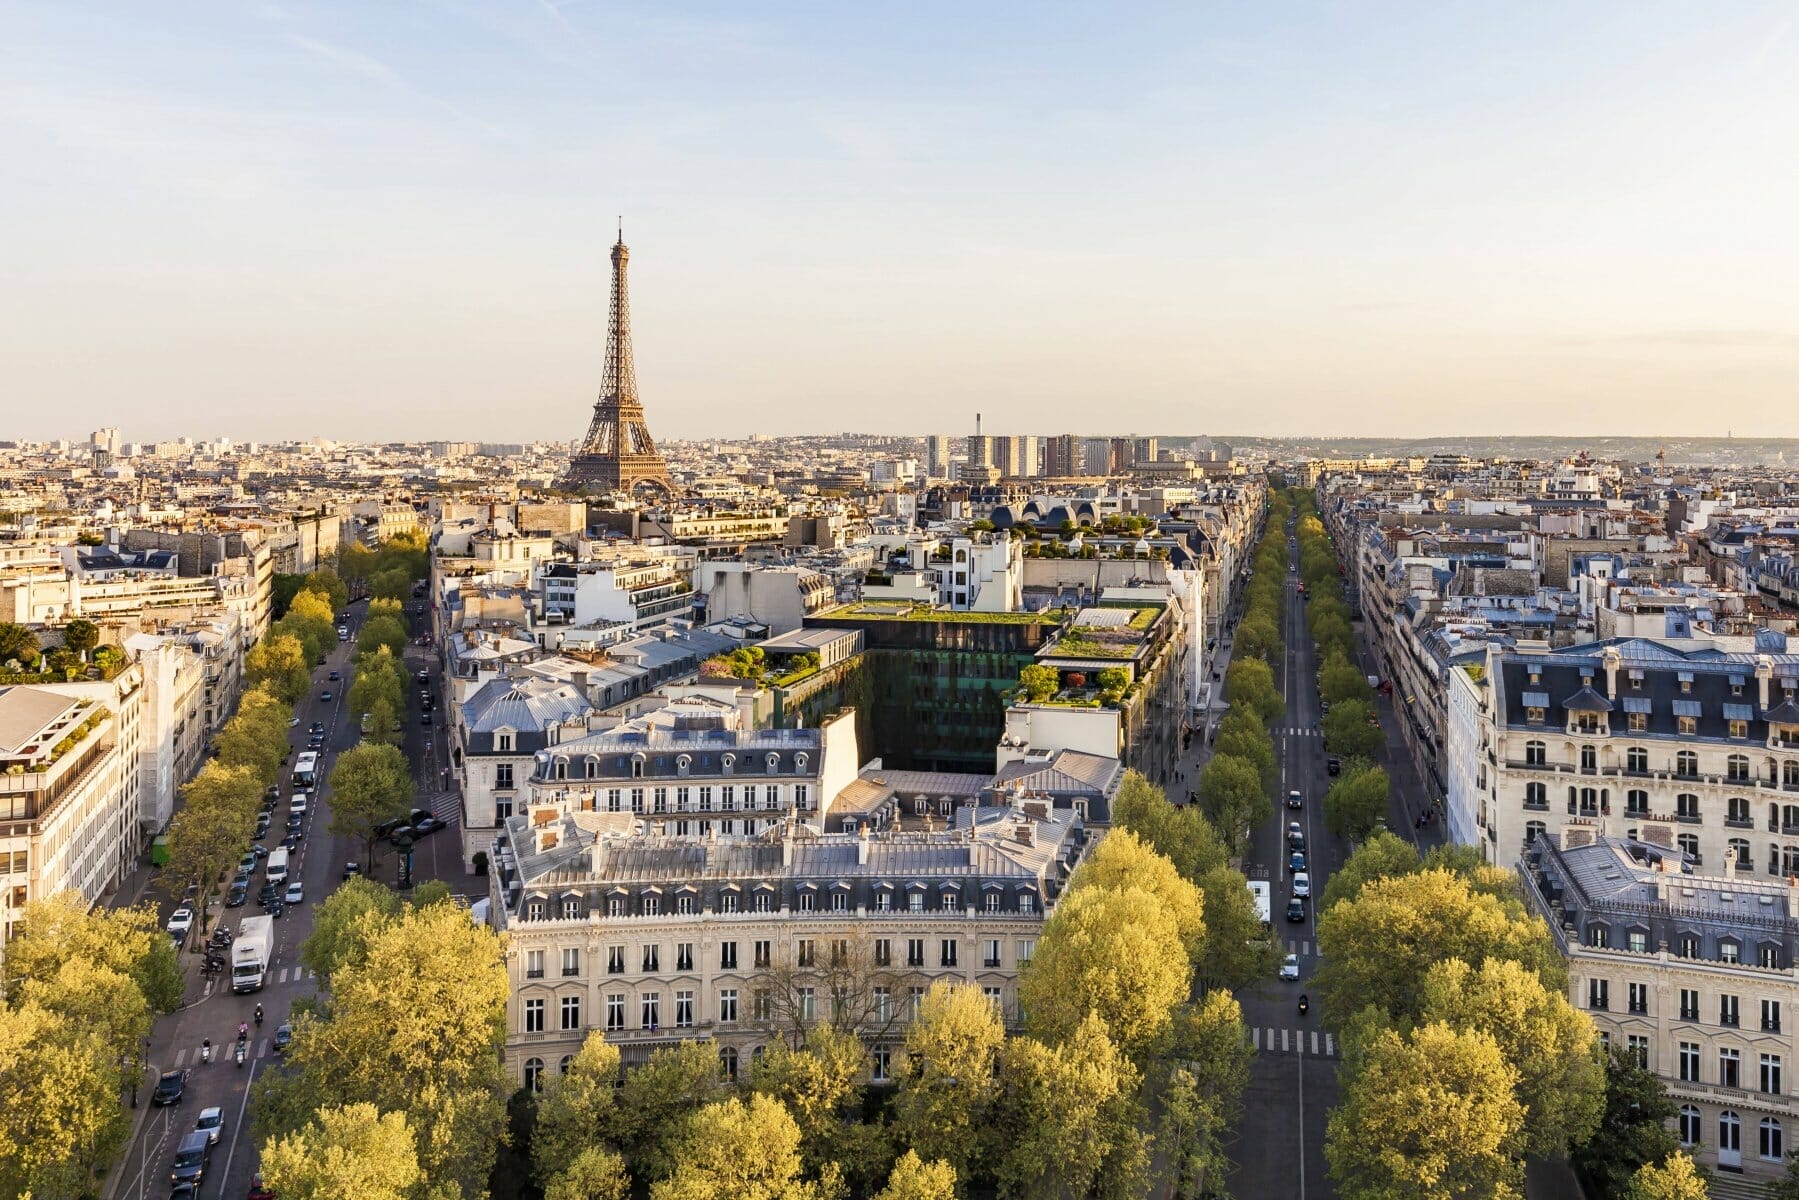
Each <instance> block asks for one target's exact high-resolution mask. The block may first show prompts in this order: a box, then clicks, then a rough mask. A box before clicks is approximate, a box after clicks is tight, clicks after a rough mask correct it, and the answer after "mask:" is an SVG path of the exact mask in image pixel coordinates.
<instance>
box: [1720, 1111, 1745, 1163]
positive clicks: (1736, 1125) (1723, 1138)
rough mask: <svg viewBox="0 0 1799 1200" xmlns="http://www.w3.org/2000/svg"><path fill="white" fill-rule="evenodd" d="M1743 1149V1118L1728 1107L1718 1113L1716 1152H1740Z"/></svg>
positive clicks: (1731, 1153)
mask: <svg viewBox="0 0 1799 1200" xmlns="http://www.w3.org/2000/svg"><path fill="white" fill-rule="evenodd" d="M1742 1149H1743V1119H1742V1118H1741V1117H1739V1116H1737V1115H1736V1114H1735V1113H1734V1112H1731V1111H1730V1110H1729V1109H1728V1108H1727V1109H1725V1110H1724V1111H1723V1112H1721V1113H1719V1114H1718V1153H1719V1154H1720V1155H1726V1154H1729V1155H1735V1154H1740V1153H1741V1152H1742Z"/></svg>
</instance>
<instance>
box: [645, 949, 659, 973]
mask: <svg viewBox="0 0 1799 1200" xmlns="http://www.w3.org/2000/svg"><path fill="white" fill-rule="evenodd" d="M660 970H662V947H661V946H654V945H652V946H645V947H644V948H643V971H644V974H646V975H654V974H656V973H657V972H658V971H660Z"/></svg>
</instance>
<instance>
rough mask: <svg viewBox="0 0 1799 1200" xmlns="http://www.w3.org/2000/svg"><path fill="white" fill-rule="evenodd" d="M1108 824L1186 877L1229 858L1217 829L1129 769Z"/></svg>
mask: <svg viewBox="0 0 1799 1200" xmlns="http://www.w3.org/2000/svg"><path fill="white" fill-rule="evenodd" d="M1112 825H1113V827H1114V828H1117V829H1128V830H1130V831H1131V832H1132V833H1134V834H1136V835H1137V836H1138V837H1139V838H1141V839H1143V841H1144V842H1145V843H1147V844H1148V845H1149V846H1151V847H1153V848H1154V849H1155V851H1156V853H1157V854H1161V855H1163V856H1165V857H1166V858H1167V859H1168V860H1169V861H1170V862H1172V863H1174V867H1175V870H1177V871H1179V872H1180V873H1181V874H1182V875H1183V876H1185V877H1186V878H1188V879H1198V878H1200V877H1201V876H1202V875H1204V874H1205V873H1206V872H1207V871H1210V870H1211V869H1213V868H1214V867H1220V866H1223V865H1225V863H1226V862H1228V861H1229V859H1230V854H1229V852H1228V851H1226V849H1225V847H1224V843H1223V842H1222V841H1220V840H1219V837H1218V831H1217V830H1215V829H1213V828H1212V826H1211V824H1210V822H1208V821H1207V820H1206V819H1205V817H1203V816H1201V815H1200V812H1199V810H1198V809H1197V808H1193V807H1190V806H1183V807H1178V808H1177V807H1176V806H1175V805H1174V804H1173V803H1171V802H1170V801H1169V799H1168V797H1167V795H1165V794H1164V793H1163V791H1162V789H1161V788H1159V787H1157V786H1156V785H1155V784H1153V783H1151V782H1150V781H1149V780H1147V779H1145V778H1144V777H1143V776H1142V775H1141V774H1139V773H1138V772H1136V771H1134V770H1131V771H1126V772H1125V773H1124V779H1123V781H1122V782H1121V783H1120V784H1119V785H1118V794H1117V795H1115V796H1113V797H1112Z"/></svg>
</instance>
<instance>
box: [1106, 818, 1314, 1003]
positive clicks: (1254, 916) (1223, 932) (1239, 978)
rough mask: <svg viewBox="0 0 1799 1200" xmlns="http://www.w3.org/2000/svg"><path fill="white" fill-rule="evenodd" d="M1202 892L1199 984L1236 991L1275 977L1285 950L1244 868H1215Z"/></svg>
mask: <svg viewBox="0 0 1799 1200" xmlns="http://www.w3.org/2000/svg"><path fill="white" fill-rule="evenodd" d="M1114 836H1116V835H1114ZM1199 890H1200V894H1201V895H1202V896H1204V897H1205V912H1206V938H1205V944H1204V948H1203V951H1202V953H1201V954H1200V956H1199V958H1198V960H1197V961H1196V962H1195V963H1194V967H1195V970H1196V972H1197V974H1198V976H1199V982H1200V985H1201V986H1202V987H1205V988H1208V989H1211V988H1230V989H1233V990H1235V989H1241V988H1245V987H1249V986H1251V985H1253V984H1256V983H1259V982H1261V981H1263V980H1267V979H1272V978H1274V974H1275V972H1276V971H1277V970H1278V969H1279V968H1280V951H1279V950H1277V949H1276V948H1275V944H1274V942H1273V941H1272V940H1270V938H1269V936H1268V931H1267V930H1266V929H1264V928H1262V916H1261V914H1260V913H1259V912H1257V911H1256V898H1255V896H1254V895H1252V894H1251V892H1250V890H1249V880H1248V879H1246V878H1245V877H1244V875H1243V872H1241V871H1239V870H1237V869H1235V868H1234V867H1231V866H1229V865H1220V866H1217V867H1214V868H1213V869H1212V870H1210V871H1207V872H1206V873H1205V874H1204V875H1201V876H1200V877H1199Z"/></svg>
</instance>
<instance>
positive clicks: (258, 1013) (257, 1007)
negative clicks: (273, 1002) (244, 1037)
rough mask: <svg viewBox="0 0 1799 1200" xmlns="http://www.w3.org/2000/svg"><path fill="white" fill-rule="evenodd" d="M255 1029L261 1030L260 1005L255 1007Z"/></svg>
mask: <svg viewBox="0 0 1799 1200" xmlns="http://www.w3.org/2000/svg"><path fill="white" fill-rule="evenodd" d="M256 1028H258V1029H261V1028H262V1005H260V1004H258V1005H257V1006H256Z"/></svg>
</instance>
